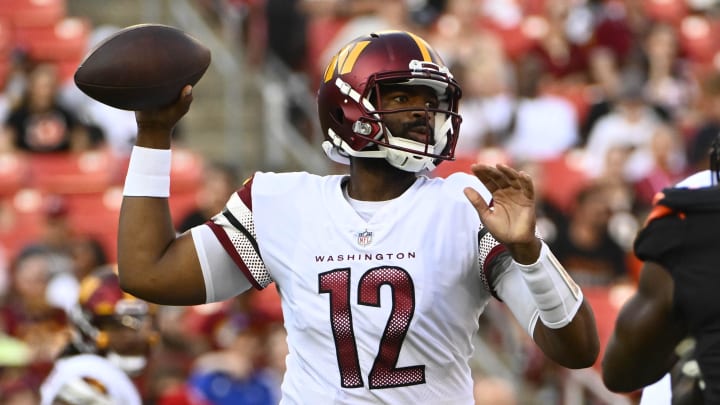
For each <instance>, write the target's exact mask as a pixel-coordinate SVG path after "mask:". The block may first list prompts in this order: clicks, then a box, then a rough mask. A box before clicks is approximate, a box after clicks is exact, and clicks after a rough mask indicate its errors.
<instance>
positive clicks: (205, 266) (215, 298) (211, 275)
mask: <svg viewBox="0 0 720 405" xmlns="http://www.w3.org/2000/svg"><path fill="white" fill-rule="evenodd" d="M190 232H191V233H192V238H193V243H194V244H195V251H197V255H198V259H200V267H201V268H202V273H203V279H204V280H205V297H206V299H205V301H206V302H219V301H224V300H226V299H228V298H232V297H234V296H236V295H238V294H240V293H243V292H245V291H247V290H249V289H250V288H251V287H252V284H251V283H250V281H249V280H248V279H247V277H245V274H243V272H242V271H240V269H238V267H237V265H235V263H234V262H233V261H232V259H231V258H230V256H229V255H228V254H227V252H226V251H225V249H224V248H223V247H222V245H221V244H220V242H219V241H218V240H217V238H216V237H215V234H213V232H212V230H211V229H210V227H209V226H207V225H200V226H196V227H194V228H192V229H191V230H190Z"/></svg>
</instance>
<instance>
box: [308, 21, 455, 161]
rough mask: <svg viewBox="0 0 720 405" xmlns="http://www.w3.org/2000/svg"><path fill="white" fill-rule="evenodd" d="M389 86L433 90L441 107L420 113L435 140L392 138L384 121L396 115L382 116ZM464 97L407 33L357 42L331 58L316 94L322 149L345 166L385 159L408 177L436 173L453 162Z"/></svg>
mask: <svg viewBox="0 0 720 405" xmlns="http://www.w3.org/2000/svg"><path fill="white" fill-rule="evenodd" d="M385 84H393V85H398V84H402V85H409V86H415V85H421V86H427V87H430V88H432V89H434V90H435V92H436V94H437V97H438V101H439V105H438V106H437V107H426V108H423V109H421V110H418V111H419V112H421V113H423V114H425V116H426V117H428V119H427V125H428V133H429V134H433V136H432V137H429V139H428V140H426V141H425V142H418V141H414V140H410V139H405V138H400V137H398V136H394V135H393V134H391V133H390V131H389V130H388V128H387V127H386V126H385V125H384V123H383V117H384V115H385V114H388V113H393V112H398V110H392V111H391V110H384V109H383V106H382V105H380V102H379V100H380V99H381V96H380V92H381V90H382V89H381V86H382V85H385ZM460 96H461V91H460V87H459V86H458V84H457V82H456V81H455V80H454V79H453V76H452V74H450V71H449V70H448V68H447V67H446V66H445V64H444V63H443V62H442V60H441V59H440V57H439V56H438V54H437V53H436V52H435V51H434V50H433V49H432V48H431V47H430V45H428V43H427V42H425V41H424V40H423V39H422V38H420V37H418V36H416V35H414V34H412V33H410V32H404V31H386V32H379V33H373V34H370V35H368V36H365V37H360V38H357V39H355V40H354V41H352V42H350V43H349V44H347V45H346V46H345V47H344V48H343V49H342V50H340V52H339V53H338V54H337V55H335V56H334V57H333V58H332V60H331V61H330V63H329V65H328V67H327V68H326V70H325V74H324V75H323V77H322V82H321V84H320V88H319V90H318V96H317V103H318V115H319V119H320V126H321V127H322V131H323V135H324V136H325V139H326V140H325V142H323V149H324V150H325V153H326V154H327V155H328V157H330V158H331V159H332V160H334V161H336V162H338V163H343V164H349V158H350V156H355V157H364V158H382V159H386V160H387V161H388V162H389V163H390V164H391V165H392V166H394V167H396V168H398V169H401V170H405V171H409V172H420V171H425V170H427V171H429V170H432V169H434V168H435V166H437V165H438V164H439V163H440V162H442V161H443V160H452V159H453V158H454V154H455V144H456V142H457V137H458V131H459V129H460V122H461V118H460V116H459V115H458V113H457V111H458V101H459V100H460ZM403 111H405V110H403Z"/></svg>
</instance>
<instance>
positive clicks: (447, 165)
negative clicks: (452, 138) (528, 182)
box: [432, 147, 510, 177]
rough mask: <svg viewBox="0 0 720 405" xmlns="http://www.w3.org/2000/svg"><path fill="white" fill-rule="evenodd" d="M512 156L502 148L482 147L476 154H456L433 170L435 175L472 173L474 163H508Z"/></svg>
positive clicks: (445, 175)
mask: <svg viewBox="0 0 720 405" xmlns="http://www.w3.org/2000/svg"><path fill="white" fill-rule="evenodd" d="M509 162H510V156H509V155H508V154H507V153H506V152H505V151H504V150H502V149H500V148H493V147H487V148H481V149H479V150H478V151H477V153H475V154H456V155H455V160H449V161H445V162H442V164H440V165H439V166H438V167H437V168H436V169H435V170H433V172H432V176H433V177H447V176H449V175H451V174H453V173H457V172H462V173H471V171H470V166H472V165H473V164H474V163H482V164H486V165H495V164H497V163H504V164H508V163H509Z"/></svg>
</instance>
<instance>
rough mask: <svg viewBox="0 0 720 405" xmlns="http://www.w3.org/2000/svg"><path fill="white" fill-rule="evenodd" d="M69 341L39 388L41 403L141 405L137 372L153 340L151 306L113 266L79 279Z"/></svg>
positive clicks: (47, 404) (138, 373)
mask: <svg viewBox="0 0 720 405" xmlns="http://www.w3.org/2000/svg"><path fill="white" fill-rule="evenodd" d="M70 319H71V321H72V325H73V328H72V340H71V341H70V344H69V345H67V346H66V347H65V350H64V352H63V353H62V354H61V355H60V357H59V358H58V359H57V361H56V362H55V365H54V368H53V370H52V373H51V374H50V375H49V376H48V378H47V379H46V380H45V381H44V382H43V385H42V388H41V395H42V404H43V405H51V404H54V403H56V401H61V402H63V401H64V402H67V403H70V404H81V403H117V404H126V405H140V404H142V403H143V402H142V399H141V391H140V388H139V387H142V385H141V384H142V374H143V372H144V369H145V366H146V365H147V359H148V357H149V355H150V349H151V346H152V344H153V343H154V342H155V340H156V331H155V328H156V324H155V322H154V320H153V309H152V306H151V305H150V304H148V303H147V302H145V301H142V300H139V299H136V298H135V297H132V296H130V295H129V294H126V293H125V292H123V291H122V289H121V288H120V283H119V281H118V278H117V275H116V274H115V272H114V271H113V268H112V267H109V266H106V267H103V268H100V269H98V270H96V271H94V272H93V273H91V274H90V275H88V276H87V277H85V278H84V279H83V280H82V284H81V286H80V293H79V296H78V298H77V301H76V306H75V307H74V308H73V309H72V311H71V312H70Z"/></svg>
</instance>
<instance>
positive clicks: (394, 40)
mask: <svg viewBox="0 0 720 405" xmlns="http://www.w3.org/2000/svg"><path fill="white" fill-rule="evenodd" d="M189 90H190V87H189V86H186V88H185V89H184V91H183V94H182V96H181V97H180V99H179V100H178V102H177V103H176V104H174V105H172V106H170V107H168V108H166V109H162V110H159V111H143V112H138V113H137V120H138V129H139V132H138V141H137V144H136V146H135V148H134V150H133V154H132V157H131V162H130V166H129V168H128V175H127V178H126V182H125V190H124V196H125V197H124V199H123V208H122V212H121V216H120V232H119V245H118V246H119V266H120V278H121V280H122V283H123V286H124V288H126V290H128V291H129V292H131V293H132V294H133V295H136V296H138V297H141V298H144V299H147V300H151V301H155V302H159V303H164V304H176V305H177V304H199V303H203V302H212V301H219V300H224V299H227V298H230V297H233V296H235V295H237V294H240V293H242V292H243V291H245V290H247V289H250V288H251V287H255V288H265V287H268V286H270V285H271V284H272V283H274V284H275V286H274V287H275V288H278V291H279V293H280V297H281V300H282V308H283V315H284V323H285V327H286V329H287V335H288V338H287V339H288V346H289V355H288V357H287V361H286V362H287V371H286V374H285V377H284V380H283V384H282V394H283V398H282V403H283V404H301V403H307V404H336V403H337V404H377V403H386V404H433V405H436V404H453V405H457V404H472V403H473V394H472V392H473V389H472V388H473V385H472V377H471V370H470V367H469V364H468V360H469V358H470V357H471V355H472V352H473V347H472V343H471V341H472V338H473V335H474V333H475V332H476V331H477V328H478V318H479V316H480V314H481V313H482V311H483V309H484V308H485V306H486V305H487V303H488V301H489V300H490V299H491V298H492V296H493V295H495V296H496V297H498V298H499V299H501V300H502V301H503V302H504V303H505V304H507V306H508V307H509V308H510V310H511V311H512V313H513V314H514V315H515V317H516V318H517V319H518V320H519V321H520V323H521V324H522V325H523V326H524V327H525V328H526V330H527V331H528V333H529V334H530V335H531V336H532V337H533V339H534V341H535V342H536V343H537V344H538V346H539V347H540V348H541V349H542V350H543V352H544V353H545V354H547V355H548V356H549V357H550V358H551V359H553V360H555V361H557V362H558V363H559V364H561V365H563V366H565V367H572V368H581V367H589V366H591V365H592V364H593V363H594V362H595V360H596V358H597V354H598V349H599V348H598V338H597V331H596V327H595V322H594V319H593V316H592V312H591V310H590V308H589V306H588V305H587V304H586V303H585V302H584V300H583V295H582V291H581V290H580V289H579V288H578V286H577V285H576V284H575V283H574V282H573V281H572V280H571V279H570V277H569V276H568V275H567V273H566V272H565V270H564V269H563V268H562V266H561V265H560V264H559V263H558V262H557V260H555V258H554V256H553V255H552V253H551V252H550V251H549V249H548V247H547V245H545V244H544V243H543V242H542V241H541V240H540V239H538V238H537V237H536V236H535V208H534V191H533V187H532V180H531V179H530V178H529V176H528V175H527V174H524V173H520V172H517V171H515V170H513V169H512V168H510V167H507V166H496V167H490V166H484V165H475V166H473V167H472V171H473V173H472V174H456V175H453V176H450V177H449V178H448V179H432V178H429V177H427V176H426V175H425V174H424V173H426V172H428V171H430V170H432V169H433V168H434V167H435V165H436V164H438V163H439V162H441V161H442V160H447V159H452V158H453V153H454V147H455V143H456V141H457V136H458V131H459V126H460V121H461V119H460V116H459V115H458V114H457V109H458V101H459V99H460V94H461V91H460V87H459V85H458V84H457V82H456V81H455V80H454V79H453V77H452V75H451V74H450V72H449V70H448V68H447V67H446V66H444V64H443V63H442V61H441V60H440V58H439V56H438V55H437V53H436V52H435V51H434V50H433V49H432V48H431V47H430V46H429V45H428V44H427V42H425V41H424V40H422V39H421V38H419V37H418V36H417V35H414V34H412V33H409V32H401V31H389V32H381V33H372V34H370V35H367V36H364V37H360V38H358V39H356V40H354V41H352V42H351V43H349V44H348V45H347V46H345V47H344V48H343V49H342V50H341V51H340V52H339V53H338V54H337V55H336V56H335V57H334V58H333V59H332V60H331V61H330V63H329V65H328V67H327V69H326V71H325V73H324V75H323V78H322V83H321V85H320V89H319V92H318V113H319V118H320V124H321V127H322V129H323V134H324V135H325V138H326V141H325V143H324V144H323V148H324V150H325V152H326V153H327V155H328V156H329V157H330V158H331V159H333V160H334V161H336V162H339V163H344V164H349V174H348V175H326V176H317V175H313V174H308V173H304V172H297V173H284V174H277V173H266V172H257V173H256V174H255V175H254V176H253V177H252V178H251V179H249V180H248V181H247V182H246V183H245V185H244V186H243V187H242V188H241V189H240V190H239V191H238V192H237V193H235V194H234V195H233V196H232V197H230V199H229V201H228V203H227V205H226V208H225V209H224V210H223V212H221V213H219V214H218V215H216V216H215V217H213V218H212V220H210V221H208V223H206V224H205V225H202V226H198V227H195V228H193V229H192V230H191V231H190V232H188V233H185V234H183V235H180V236H176V235H175V234H174V233H173V229H172V227H171V225H170V223H169V221H168V218H169V210H168V206H167V196H168V193H169V191H168V185H169V176H168V174H167V173H169V162H170V160H169V159H170V152H169V150H168V149H169V147H170V141H169V139H170V137H169V134H170V132H171V129H172V126H173V125H174V124H175V122H177V120H179V119H180V117H182V116H183V115H184V114H185V112H186V111H187V110H188V108H189V105H190V102H191V101H192V96H191V93H190V91H189Z"/></svg>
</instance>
